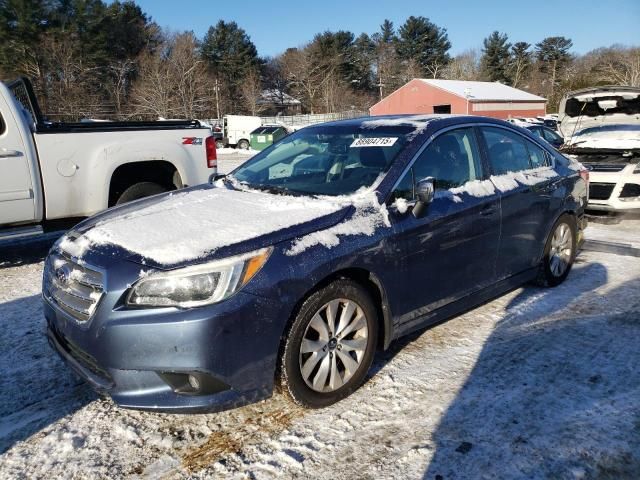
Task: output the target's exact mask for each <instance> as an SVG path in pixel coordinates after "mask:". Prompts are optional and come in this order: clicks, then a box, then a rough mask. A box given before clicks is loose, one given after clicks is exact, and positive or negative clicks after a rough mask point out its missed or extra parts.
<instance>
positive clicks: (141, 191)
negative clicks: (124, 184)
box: [116, 182, 167, 205]
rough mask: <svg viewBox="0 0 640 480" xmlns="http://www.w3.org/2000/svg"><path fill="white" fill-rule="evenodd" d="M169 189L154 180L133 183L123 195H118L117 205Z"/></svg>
mask: <svg viewBox="0 0 640 480" xmlns="http://www.w3.org/2000/svg"><path fill="white" fill-rule="evenodd" d="M166 191H167V189H166V188H165V187H163V186H162V185H158V184H157V183H153V182H140V183H135V184H133V185H131V186H130V187H129V188H127V189H126V190H125V191H124V192H122V195H120V197H118V201H117V202H116V205H122V204H123V203H127V202H131V201H133V200H138V199H139V198H144V197H149V196H151V195H156V194H158V193H163V192H166Z"/></svg>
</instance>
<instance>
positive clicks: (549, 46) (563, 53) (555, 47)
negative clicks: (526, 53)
mask: <svg viewBox="0 0 640 480" xmlns="http://www.w3.org/2000/svg"><path fill="white" fill-rule="evenodd" d="M572 46H573V42H572V41H571V40H570V39H568V38H566V37H547V38H545V39H544V40H542V41H541V42H540V43H537V44H536V57H537V59H538V63H539V68H540V71H541V72H543V73H545V74H547V75H548V76H549V85H550V89H549V94H548V95H549V101H550V103H551V104H553V103H555V100H556V98H555V96H556V90H557V87H558V86H559V84H560V79H561V74H562V73H563V71H564V70H565V69H566V67H567V65H568V64H569V62H570V61H571V54H570V53H569V49H570V48H571V47H572Z"/></svg>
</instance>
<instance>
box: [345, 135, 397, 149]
mask: <svg viewBox="0 0 640 480" xmlns="http://www.w3.org/2000/svg"><path fill="white" fill-rule="evenodd" d="M396 140H398V138H397V137H379V138H356V139H355V140H354V141H353V143H352V144H351V145H350V147H351V148H354V147H390V146H392V145H393V144H394V143H396Z"/></svg>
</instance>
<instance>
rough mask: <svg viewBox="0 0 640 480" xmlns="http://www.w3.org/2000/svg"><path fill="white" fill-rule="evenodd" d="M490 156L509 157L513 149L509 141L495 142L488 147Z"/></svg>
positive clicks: (495, 157)
mask: <svg viewBox="0 0 640 480" xmlns="http://www.w3.org/2000/svg"><path fill="white" fill-rule="evenodd" d="M489 154H490V155H491V158H494V159H496V160H497V159H501V160H502V159H510V158H511V157H512V156H513V149H512V148H511V144H510V143H496V144H495V145H493V146H492V147H491V148H490V149H489Z"/></svg>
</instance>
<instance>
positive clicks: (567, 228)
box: [535, 214, 577, 287]
mask: <svg viewBox="0 0 640 480" xmlns="http://www.w3.org/2000/svg"><path fill="white" fill-rule="evenodd" d="M576 231H577V226H576V219H575V218H574V217H573V216H571V215H569V214H564V215H562V216H561V217H560V218H559V219H558V220H557V221H556V223H555V224H554V225H553V228H552V229H551V233H550V234H549V238H547V243H546V244H545V247H544V255H543V257H542V261H541V262H540V269H539V271H538V277H537V278H536V280H535V283H536V284H537V285H539V286H541V287H555V286H557V285H560V284H561V283H562V282H564V281H565V279H566V278H567V276H568V275H569V272H570V271H571V267H572V266H573V261H574V260H575V258H576V245H577V238H576Z"/></svg>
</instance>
